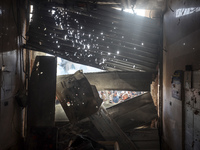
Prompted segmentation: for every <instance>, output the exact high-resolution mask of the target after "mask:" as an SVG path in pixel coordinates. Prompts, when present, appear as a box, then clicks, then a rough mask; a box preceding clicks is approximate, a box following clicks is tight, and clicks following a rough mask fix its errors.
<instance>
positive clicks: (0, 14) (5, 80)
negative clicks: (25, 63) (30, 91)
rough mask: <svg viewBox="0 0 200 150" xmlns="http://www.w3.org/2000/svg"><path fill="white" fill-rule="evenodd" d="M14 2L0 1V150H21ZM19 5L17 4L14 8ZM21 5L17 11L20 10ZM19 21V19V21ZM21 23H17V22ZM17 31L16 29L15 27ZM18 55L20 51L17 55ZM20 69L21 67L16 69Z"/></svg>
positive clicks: (20, 110)
mask: <svg viewBox="0 0 200 150" xmlns="http://www.w3.org/2000/svg"><path fill="white" fill-rule="evenodd" d="M17 2H19V3H21V2H22V3H21V4H25V3H23V2H25V1H24V0H21V1H13V0H6V1H3V0H2V1H0V81H1V82H0V83H1V84H0V87H1V89H0V149H1V150H7V149H11V150H21V149H22V148H21V145H22V144H23V139H22V111H23V110H22V108H21V107H20V106H19V105H18V103H17V101H16V99H15V96H16V95H17V92H18V90H21V89H23V81H22V78H23V75H22V68H23V67H22V61H21V60H22V53H20V50H18V49H19V41H18V40H19V37H18V33H19V32H18V29H17V24H16V23H17V22H16V19H17V6H16V5H17ZM18 5H19V4H18ZM22 6H23V5H21V6H20V7H22ZM20 20H22V18H21V17H20ZM20 22H21V21H20ZM18 27H19V26H18ZM21 52H22V51H21ZM20 66H21V67H20Z"/></svg>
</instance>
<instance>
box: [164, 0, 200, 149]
mask: <svg viewBox="0 0 200 150" xmlns="http://www.w3.org/2000/svg"><path fill="white" fill-rule="evenodd" d="M199 6H200V2H199V1H195V0H191V1H182V0H180V1H178V0H171V1H168V3H167V11H166V13H165V15H164V21H163V26H164V27H163V30H164V41H163V50H164V51H163V139H164V141H165V143H166V144H167V145H168V148H167V149H172V150H178V149H182V148H183V147H182V144H183V142H182V140H183V138H182V136H183V133H182V127H183V126H182V117H183V116H182V100H177V99H175V98H173V97H172V88H171V79H172V78H171V77H172V75H173V73H174V71H175V70H183V71H184V70H185V65H192V67H193V69H194V70H198V69H200V59H199V58H200V44H199V39H200V20H199V18H200V12H198V7H199ZM180 11H181V13H180Z"/></svg>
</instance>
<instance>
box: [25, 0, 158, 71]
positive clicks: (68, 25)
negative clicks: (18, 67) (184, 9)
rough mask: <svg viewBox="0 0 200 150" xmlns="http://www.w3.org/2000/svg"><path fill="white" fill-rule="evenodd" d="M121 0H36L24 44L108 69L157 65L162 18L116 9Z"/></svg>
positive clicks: (152, 69) (152, 66)
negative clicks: (56, 0)
mask: <svg viewBox="0 0 200 150" xmlns="http://www.w3.org/2000/svg"><path fill="white" fill-rule="evenodd" d="M126 4H127V3H126ZM121 6H122V2H121V3H120V2H118V1H115V2H114V3H112V2H111V1H110V2H109V1H106V2H98V1H95V2H94V1H92V2H86V1H65V3H63V4H58V3H34V6H33V7H34V9H33V17H32V20H31V23H30V26H29V30H28V32H27V34H26V35H27V37H28V40H27V43H26V45H25V48H27V49H30V50H36V51H41V52H46V53H49V54H52V55H55V56H58V57H61V58H64V59H67V60H70V61H72V62H76V63H80V64H84V65H88V66H92V67H96V68H100V69H103V70H108V71H139V72H152V71H155V70H156V66H157V64H158V57H159V49H160V40H161V38H160V37H161V25H160V20H159V19H150V18H146V17H141V16H137V15H135V14H130V13H126V12H124V11H119V10H116V9H114V8H116V7H121ZM129 6H132V3H130V4H129Z"/></svg>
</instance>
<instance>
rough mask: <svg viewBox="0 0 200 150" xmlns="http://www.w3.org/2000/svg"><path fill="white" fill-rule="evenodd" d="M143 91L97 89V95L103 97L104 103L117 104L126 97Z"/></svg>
mask: <svg viewBox="0 0 200 150" xmlns="http://www.w3.org/2000/svg"><path fill="white" fill-rule="evenodd" d="M143 93H144V92H135V91H108V90H106V91H99V96H100V98H101V99H103V103H104V105H107V104H117V103H121V102H124V101H126V100H128V99H131V98H133V97H136V96H138V95H141V94H143Z"/></svg>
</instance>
